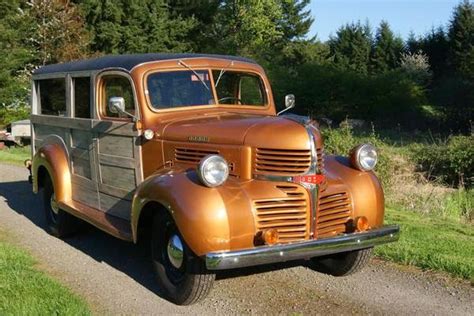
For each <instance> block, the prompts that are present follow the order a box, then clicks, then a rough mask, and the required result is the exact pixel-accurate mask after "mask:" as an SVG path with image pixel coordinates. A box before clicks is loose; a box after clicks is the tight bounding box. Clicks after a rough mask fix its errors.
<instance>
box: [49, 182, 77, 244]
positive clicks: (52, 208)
mask: <svg viewBox="0 0 474 316" xmlns="http://www.w3.org/2000/svg"><path fill="white" fill-rule="evenodd" d="M43 210H44V215H45V218H46V229H47V231H48V233H50V234H51V235H53V236H55V237H58V238H65V237H69V236H71V235H73V234H75V233H76V232H77V231H78V230H79V226H80V221H79V219H77V218H75V217H74V216H72V215H71V214H69V213H67V212H65V211H63V210H61V209H60V208H59V207H58V206H57V201H56V197H55V194H54V187H53V183H52V182H51V179H50V178H49V177H48V178H46V179H45V180H44V187H43Z"/></svg>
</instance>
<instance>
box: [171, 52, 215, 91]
mask: <svg viewBox="0 0 474 316" xmlns="http://www.w3.org/2000/svg"><path fill="white" fill-rule="evenodd" d="M178 63H179V64H180V65H182V66H184V67H186V68H188V69H189V70H191V71H192V72H193V73H194V74H195V75H196V77H197V78H198V79H199V81H201V83H202V84H203V85H204V87H206V89H207V90H209V91H211V89H209V87H208V86H207V84H206V82H205V81H204V80H203V79H202V78H201V76H200V75H199V74H198V73H197V72H196V70H194V69H193V68H191V67H190V66H189V65H188V64H186V63H185V62H184V61H182V60H180V61H179V62H178Z"/></svg>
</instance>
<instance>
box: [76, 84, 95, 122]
mask: <svg viewBox="0 0 474 316" xmlns="http://www.w3.org/2000/svg"><path fill="white" fill-rule="evenodd" d="M73 85H74V117H79V118H91V78H90V77H78V78H73Z"/></svg>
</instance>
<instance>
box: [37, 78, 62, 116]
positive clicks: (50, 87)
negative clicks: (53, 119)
mask: <svg viewBox="0 0 474 316" xmlns="http://www.w3.org/2000/svg"><path fill="white" fill-rule="evenodd" d="M39 94H40V95H39V101H40V107H41V114H44V115H56V116H66V114H67V112H66V80H65V79H64V78H59V79H43V80H39Z"/></svg>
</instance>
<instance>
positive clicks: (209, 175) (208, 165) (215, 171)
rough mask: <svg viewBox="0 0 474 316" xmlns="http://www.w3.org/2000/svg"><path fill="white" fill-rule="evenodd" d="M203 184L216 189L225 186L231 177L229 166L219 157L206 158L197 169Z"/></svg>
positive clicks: (210, 156)
mask: <svg viewBox="0 0 474 316" xmlns="http://www.w3.org/2000/svg"><path fill="white" fill-rule="evenodd" d="M197 173H198V175H199V179H200V180H201V182H202V183H203V184H204V185H206V186H208V187H216V186H219V185H221V184H223V183H224V182H225V181H226V180H227V177H229V165H228V164H227V161H225V159H224V158H222V157H221V156H219V155H209V156H206V157H204V158H203V159H202V160H201V162H200V163H199V166H198V168H197Z"/></svg>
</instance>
